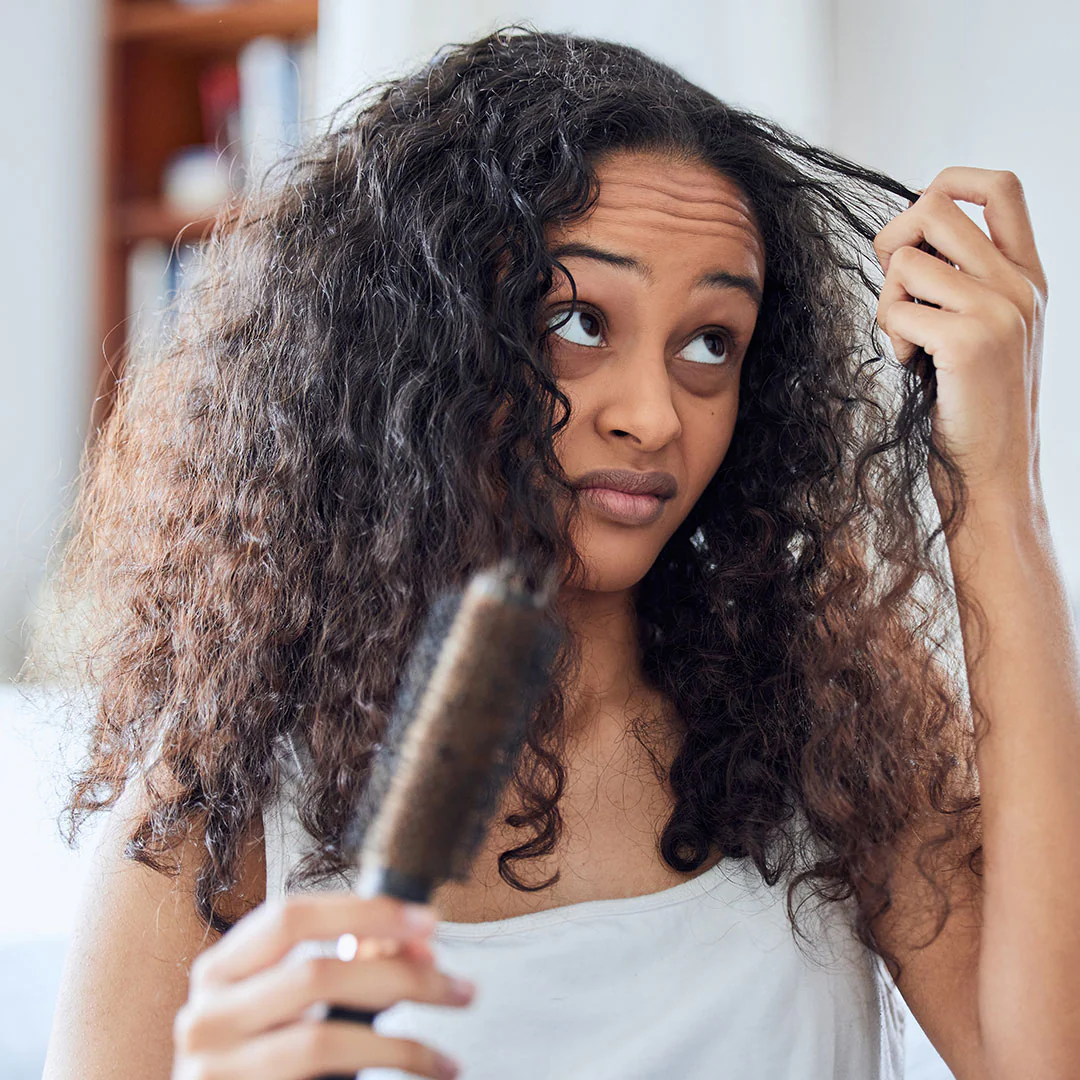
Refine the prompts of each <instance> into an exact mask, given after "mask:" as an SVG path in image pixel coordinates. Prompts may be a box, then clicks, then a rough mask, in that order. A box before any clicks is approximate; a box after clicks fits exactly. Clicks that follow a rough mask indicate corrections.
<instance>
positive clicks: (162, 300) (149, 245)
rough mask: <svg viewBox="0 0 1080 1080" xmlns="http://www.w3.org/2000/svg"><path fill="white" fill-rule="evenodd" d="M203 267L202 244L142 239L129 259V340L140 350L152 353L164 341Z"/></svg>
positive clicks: (140, 351) (134, 246) (135, 245)
mask: <svg viewBox="0 0 1080 1080" xmlns="http://www.w3.org/2000/svg"><path fill="white" fill-rule="evenodd" d="M202 270H203V258H202V245H201V244H172V245H170V244H166V243H165V242H164V241H162V240H139V241H137V242H136V243H135V244H133V245H132V248H131V252H130V254H129V255H128V262H127V313H128V335H127V338H128V342H129V344H130V346H131V348H132V350H133V351H134V352H135V353H136V354H143V353H145V354H147V355H151V354H153V353H155V352H156V351H157V350H158V349H159V348H160V347H161V346H162V344H163V343H164V341H165V338H166V336H167V333H168V331H169V329H170V328H171V327H172V326H173V324H174V323H175V319H176V311H177V308H178V306H179V305H180V304H181V303H183V301H184V299H185V298H186V295H187V294H188V293H189V292H190V290H191V288H192V286H193V285H194V284H195V283H196V282H198V281H199V279H200V276H201V274H202Z"/></svg>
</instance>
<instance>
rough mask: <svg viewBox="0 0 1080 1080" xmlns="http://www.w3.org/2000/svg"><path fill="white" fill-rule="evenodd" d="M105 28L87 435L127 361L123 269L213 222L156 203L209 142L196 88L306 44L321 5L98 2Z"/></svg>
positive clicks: (194, 237)
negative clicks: (190, 154)
mask: <svg viewBox="0 0 1080 1080" xmlns="http://www.w3.org/2000/svg"><path fill="white" fill-rule="evenodd" d="M101 2H102V4H103V7H104V10H105V19H104V26H103V29H102V37H101V46H102V53H103V61H104V80H103V92H104V96H103V102H102V132H101V140H102V151H103V152H102V174H103V176H102V189H101V203H100V211H99V213H100V216H101V222H102V226H103V228H102V230H101V239H100V243H99V244H98V271H97V274H96V275H95V286H96V289H97V293H98V296H97V305H98V327H99V334H98V344H97V347H96V348H95V350H94V356H93V358H92V361H91V362H92V363H93V365H94V369H95V372H96V382H95V386H96V391H95V400H94V404H93V408H92V412H91V421H90V425H91V426H90V429H91V431H95V430H97V429H98V428H99V426H100V424H101V423H102V422H103V421H104V419H105V417H106V416H107V415H108V413H109V411H110V409H111V407H112V402H113V399H114V391H115V386H116V380H117V378H118V377H119V376H120V375H121V374H122V372H123V366H124V363H125V360H126V354H125V348H126V344H127V342H126V333H127V329H126V328H127V326H128V317H127V316H128V310H127V303H128V296H127V290H128V282H129V274H128V272H129V269H130V268H129V260H130V259H131V257H132V254H133V252H132V248H133V245H134V244H135V243H136V242H138V241H140V240H160V241H161V242H162V243H164V244H165V245H167V246H171V245H172V244H174V243H176V242H179V243H181V244H197V243H199V242H200V241H201V240H204V239H206V238H207V236H208V235H209V233H210V231H211V229H212V227H213V225H214V222H215V220H216V214H214V213H212V212H206V213H202V214H200V213H195V214H192V213H190V212H181V211H177V210H175V209H173V208H172V207H170V206H169V205H168V204H167V203H166V202H165V201H164V199H163V197H162V187H163V184H162V180H163V174H164V170H165V168H166V166H167V163H168V162H169V161H170V159H171V158H172V156H173V155H174V154H175V153H176V151H177V150H180V149H182V148H184V147H188V146H195V145H199V144H202V143H204V142H205V141H206V139H207V135H206V131H205V127H204V116H203V103H202V100H201V96H200V82H201V79H202V76H203V74H204V73H205V72H206V71H207V70H208V69H209V68H210V67H211V66H215V65H218V64H222V63H230V62H235V61H236V58H237V56H238V54H239V53H240V52H241V50H242V49H243V48H244V46H245V45H246V44H247V43H248V42H250V41H251V40H252V39H253V38H257V37H261V36H263V35H268V36H272V37H277V38H283V39H286V40H295V39H304V38H308V37H309V36H310V35H312V34H314V33H315V32H316V31H317V29H318V9H319V4H318V0H231V2H224V0H222V2H219V3H213V4H206V3H204V4H182V3H179V2H178V0H101Z"/></svg>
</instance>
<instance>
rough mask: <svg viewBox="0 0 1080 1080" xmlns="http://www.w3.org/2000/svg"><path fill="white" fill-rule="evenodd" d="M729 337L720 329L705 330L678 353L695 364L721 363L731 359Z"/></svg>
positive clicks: (714, 364)
mask: <svg viewBox="0 0 1080 1080" xmlns="http://www.w3.org/2000/svg"><path fill="white" fill-rule="evenodd" d="M732 351H733V350H732V343H731V338H730V337H729V336H728V335H727V334H725V333H723V332H722V331H720V330H706V331H705V333H704V334H698V336H697V337H696V338H694V340H693V341H691V342H690V344H689V345H687V346H686V348H685V349H683V351H682V352H681V353H680V355H681V356H682V357H683V358H684V359H686V360H690V361H692V362H693V363H695V364H712V365H713V366H714V367H715V366H716V365H723V364H726V363H728V362H730V360H731V354H732Z"/></svg>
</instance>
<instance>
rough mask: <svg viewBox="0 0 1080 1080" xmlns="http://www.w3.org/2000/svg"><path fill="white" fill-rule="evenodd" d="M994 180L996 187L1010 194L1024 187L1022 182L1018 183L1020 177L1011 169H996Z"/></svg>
mask: <svg viewBox="0 0 1080 1080" xmlns="http://www.w3.org/2000/svg"><path fill="white" fill-rule="evenodd" d="M994 182H995V183H996V184H997V186H998V188H1000V189H1001V190H1002V191H1004V192H1007V193H1010V194H1016V193H1018V192H1021V191H1023V189H1024V187H1023V184H1021V183H1020V177H1019V176H1017V175H1016V173H1014V172H1013V171H1012V170H1011V169H998V170H997V172H995V173H994Z"/></svg>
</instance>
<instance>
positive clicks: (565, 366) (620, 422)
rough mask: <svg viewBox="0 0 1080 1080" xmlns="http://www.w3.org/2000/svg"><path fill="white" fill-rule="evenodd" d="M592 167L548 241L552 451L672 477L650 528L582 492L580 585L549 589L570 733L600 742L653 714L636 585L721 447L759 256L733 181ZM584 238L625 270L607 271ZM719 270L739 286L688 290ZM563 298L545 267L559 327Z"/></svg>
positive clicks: (675, 165) (566, 458)
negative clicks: (580, 197) (570, 630)
mask: <svg viewBox="0 0 1080 1080" xmlns="http://www.w3.org/2000/svg"><path fill="white" fill-rule="evenodd" d="M597 177H598V179H599V181H600V189H599V198H598V201H597V203H596V205H595V207H594V209H593V210H592V212H591V213H590V214H589V216H588V217H587V218H586V219H585V220H583V221H581V222H578V223H575V224H573V225H571V226H568V227H564V228H561V229H558V230H553V231H552V232H551V233H550V235H549V247H550V249H551V250H552V252H553V253H555V254H557V255H558V257H559V260H560V262H561V263H562V264H563V265H564V266H565V267H566V269H567V270H568V271H569V272H570V274H571V275H572V276H573V279H574V282H575V283H576V285H577V295H578V310H577V311H576V312H575V313H574V315H573V316H572V317H571V319H570V321H569V322H566V323H565V325H563V326H561V327H558V328H556V329H555V330H553V332H552V335H551V339H550V340H551V354H552V362H553V365H554V370H555V374H556V377H557V380H558V382H559V385H560V387H561V389H562V390H563V391H564V392H565V393H566V395H567V396H568V398H569V399H570V403H571V416H570V422H569V424H568V426H567V427H566V429H564V431H563V432H562V435H561V439H560V441H559V442H558V444H557V445H556V451H557V453H558V455H559V459H560V461H561V463H562V465H563V468H564V469H565V470H566V472H567V474H568V475H569V476H570V477H571V478H576V477H578V476H581V475H582V474H584V473H586V472H588V471H590V470H592V469H598V468H621V469H631V470H635V471H643V472H648V471H652V470H663V471H665V472H669V473H671V474H672V475H673V476H674V477H675V479H676V480H677V482H678V492H677V494H676V495H675V497H674V498H673V499H671V500H670V501H669V502H667V503H666V504H665V506H664V512H663V514H662V515H661V516H660V518H659V519H658V520H657V521H655V522H653V523H652V524H649V525H628V524H623V523H619V522H615V521H612V520H611V519H610V518H608V517H607V516H606V515H604V514H603V513H602V512H599V511H597V510H596V509H594V508H592V507H591V506H590V505H589V503H588V502H587V500H582V510H583V512H582V515H581V518H580V520H579V522H578V527H577V529H576V531H575V535H574V543H575V547H576V548H577V550H578V552H579V553H580V554H581V556H582V558H583V560H584V562H585V565H586V575H585V580H583V581H578V582H575V583H574V585H573V587H570V588H566V589H564V591H563V594H562V597H561V599H562V601H563V603H564V604H565V605H566V610H567V611H568V613H569V614H570V615H571V619H572V621H573V623H574V625H575V627H576V629H578V630H579V631H581V632H582V635H583V641H584V650H585V664H584V666H583V671H582V677H581V681H580V683H579V685H578V686H577V688H576V701H577V709H578V716H577V729H578V730H579V731H581V732H582V733H588V734H590V735H592V736H594V737H596V736H599V737H602V735H601V732H600V731H598V729H601V728H603V727H604V726H605V725H606V726H607V727H608V728H609V729H610V730H611V732H612V733H613V735H614V734H615V733H618V732H620V731H621V730H622V729H623V728H625V716H626V710H627V708H628V706H630V705H632V704H634V703H640V702H643V701H645V702H651V704H652V705H653V706H659V707H661V708H662V703H659V702H656V701H655V700H652V698H653V695H652V694H651V692H650V691H649V690H648V688H647V687H646V686H645V685H644V681H643V679H642V676H641V669H640V661H639V657H638V655H637V646H636V639H635V619H634V609H633V592H634V587H635V585H636V584H637V583H638V582H639V581H640V580H641V578H642V577H643V576H644V575H645V573H646V572H647V571H648V569H649V567H650V566H651V565H652V564H653V562H654V561H655V559H656V557H657V555H658V554H659V553H660V550H661V549H662V548H663V546H664V544H665V543H666V542H667V541H668V539H669V538H670V537H671V535H672V533H673V532H674V531H675V530H676V528H678V526H679V525H680V524H681V523H682V521H683V520H684V519H685V518H686V515H687V514H688V513H689V512H690V510H691V508H692V507H693V505H694V503H695V502H696V501H697V499H698V497H699V496H700V495H701V492H702V491H703V490H704V488H705V486H706V485H707V484H708V482H709V480H710V479H711V478H712V476H713V475H714V473H715V472H716V470H717V467H718V466H719V465H720V463H721V461H723V459H724V455H725V454H726V453H727V448H728V446H729V445H730V443H731V437H732V434H733V432H734V428H735V418H736V414H737V411H738V405H739V373H740V370H741V367H742V361H743V357H744V355H745V353H746V349H747V346H748V344H749V341H750V338H751V336H752V334H753V331H754V326H755V324H756V322H757V313H758V303H759V301H758V297H760V292H761V290H762V288H763V286H764V273H765V253H764V246H763V243H762V240H761V237H760V234H759V232H758V229H757V227H756V225H755V223H754V220H753V213H752V210H751V208H750V205H749V203H748V201H747V200H746V198H745V196H744V195H743V193H742V191H741V190H740V189H739V187H738V186H737V185H736V184H735V183H734V182H733V181H731V180H729V179H728V178H726V177H724V176H723V175H721V174H720V173H718V172H717V171H716V170H715V169H713V168H712V167H711V166H708V165H705V164H703V163H700V162H685V161H673V160H672V159H671V158H669V157H666V156H660V155H655V154H645V153H626V152H622V153H617V154H614V155H612V156H611V157H609V158H608V159H606V160H605V161H603V162H601V163H600V165H599V166H598V168H597ZM583 248H592V249H595V250H597V251H600V252H607V253H610V254H612V255H617V256H620V257H622V258H623V259H624V260H627V259H630V260H633V261H634V262H635V263H636V264H637V265H636V267H632V266H629V265H614V264H612V262H610V261H605V260H604V259H602V258H599V257H596V256H590V255H589V254H588V252H587V251H584V250H582V249H583ZM718 271H721V272H724V273H726V274H728V275H732V276H734V277H738V278H742V279H746V281H747V282H748V283H749V287H748V288H741V287H736V286H734V285H731V284H720V283H714V284H707V285H703V284H701V279H703V278H705V277H707V276H708V275H713V276H714V277H715V275H716V273H717V272H718ZM755 292H756V294H757V295H756V296H755V295H752V294H753V293H755ZM572 296H573V293H572V288H571V284H570V281H569V280H568V279H567V278H566V276H565V275H562V274H560V275H558V277H557V280H556V283H555V287H554V289H553V290H552V292H551V294H550V295H549V298H548V309H547V312H548V318H549V319H551V318H555V320H556V322H562V321H563V319H562V318H560V316H562V317H563V318H564V317H565V312H566V311H567V309H568V307H569V305H570V302H571V300H572ZM725 335H730V336H729V337H727V338H725ZM571 700H575V695H574V694H571Z"/></svg>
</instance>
